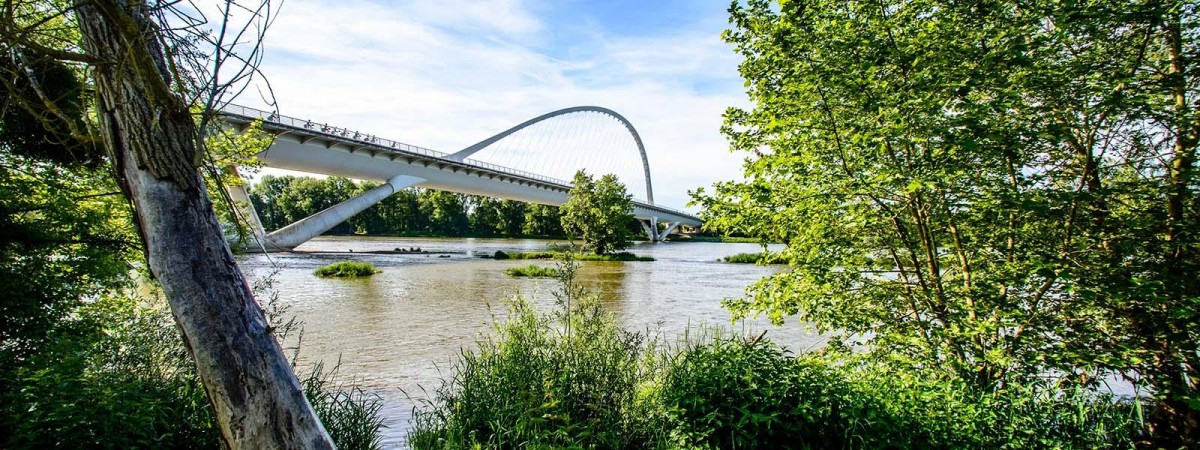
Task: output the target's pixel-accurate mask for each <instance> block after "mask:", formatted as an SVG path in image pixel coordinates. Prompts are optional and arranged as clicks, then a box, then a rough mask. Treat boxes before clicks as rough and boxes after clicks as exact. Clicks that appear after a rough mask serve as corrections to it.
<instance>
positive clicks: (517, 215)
mask: <svg viewBox="0 0 1200 450" xmlns="http://www.w3.org/2000/svg"><path fill="white" fill-rule="evenodd" d="M527 208H528V205H527V204H526V203H524V202H518V201H514V200H501V201H500V204H499V205H497V206H496V209H497V211H498V212H499V213H500V222H499V223H498V224H497V228H498V229H499V230H500V233H501V234H503V235H505V236H519V235H521V233H522V231H523V229H524V227H525V210H526V209H527Z"/></svg>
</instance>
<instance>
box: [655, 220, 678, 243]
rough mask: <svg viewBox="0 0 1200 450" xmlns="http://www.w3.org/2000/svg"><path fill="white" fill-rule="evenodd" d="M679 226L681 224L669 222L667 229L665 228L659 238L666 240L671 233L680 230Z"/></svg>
mask: <svg viewBox="0 0 1200 450" xmlns="http://www.w3.org/2000/svg"><path fill="white" fill-rule="evenodd" d="M679 224H680V222H667V228H665V229H664V230H663V232H662V233H661V234H659V235H658V238H659V239H660V240H662V239H666V238H667V236H670V235H671V232H673V231H675V229H676V228H679Z"/></svg>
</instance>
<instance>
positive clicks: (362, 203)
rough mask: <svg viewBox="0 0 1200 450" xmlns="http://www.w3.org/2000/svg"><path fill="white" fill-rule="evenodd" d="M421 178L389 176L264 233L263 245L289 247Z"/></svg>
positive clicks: (302, 241)
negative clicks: (352, 194)
mask: <svg viewBox="0 0 1200 450" xmlns="http://www.w3.org/2000/svg"><path fill="white" fill-rule="evenodd" d="M424 181H425V179H424V178H418V177H413V176H408V175H397V176H395V177H392V178H391V179H390V180H388V182H387V183H384V184H383V185H381V186H379V187H377V188H375V189H371V190H369V191H367V192H363V193H362V194H359V195H358V196H356V197H354V198H351V199H349V200H346V201H344V202H341V203H338V204H336V205H333V206H330V207H329V208H326V209H325V210H323V211H321V212H319V213H316V214H313V215H311V216H308V217H305V218H303V219H301V220H298V221H296V223H293V224H291V225H288V226H286V227H283V228H280V229H278V230H275V231H273V232H271V233H269V234H267V235H266V238H265V241H264V242H263V248H265V250H266V251H268V252H272V251H290V250H292V249H294V248H296V247H298V246H299V245H300V244H303V243H305V242H306V241H308V240H309V239H312V238H314V237H317V236H318V235H320V234H321V233H324V232H326V231H329V229H330V228H333V227H335V226H337V224H339V223H342V222H345V221H346V219H349V218H351V217H354V215H355V214H358V213H360V212H363V210H365V209H367V208H370V207H371V206H374V205H375V204H376V203H379V202H380V201H382V200H383V199H385V198H388V197H389V196H391V195H392V194H394V193H396V191H399V190H401V189H404V188H406V187H409V186H412V185H414V184H417V183H421V182H424ZM263 248H258V249H252V250H251V251H262V250H263Z"/></svg>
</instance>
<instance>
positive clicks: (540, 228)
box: [521, 203, 563, 236]
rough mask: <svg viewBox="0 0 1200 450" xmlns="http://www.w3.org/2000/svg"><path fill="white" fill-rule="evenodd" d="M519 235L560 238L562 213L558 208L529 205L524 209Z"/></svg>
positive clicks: (561, 233)
mask: <svg viewBox="0 0 1200 450" xmlns="http://www.w3.org/2000/svg"><path fill="white" fill-rule="evenodd" d="M521 233H522V234H525V235H530V236H562V235H563V230H562V211H561V210H559V209H558V207H555V206H550V205H541V204H536V203H535V204H531V205H529V206H528V207H526V209H525V223H524V225H522V226H521Z"/></svg>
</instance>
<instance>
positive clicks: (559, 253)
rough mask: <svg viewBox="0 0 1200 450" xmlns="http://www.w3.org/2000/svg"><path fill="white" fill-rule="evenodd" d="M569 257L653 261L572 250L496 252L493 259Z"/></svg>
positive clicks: (628, 256)
mask: <svg viewBox="0 0 1200 450" xmlns="http://www.w3.org/2000/svg"><path fill="white" fill-rule="evenodd" d="M568 256H569V257H571V258H573V259H575V260H577V261H654V258H653V257H650V256H639V255H635V254H633V253H629V252H618V253H608V254H603V255H597V254H578V253H575V252H574V251H572V250H546V251H540V252H505V251H500V250H497V251H496V253H495V254H494V255H492V258H493V259H565V258H567V257H568Z"/></svg>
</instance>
